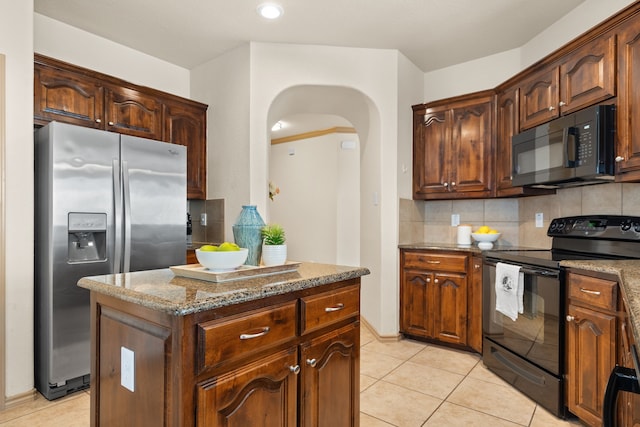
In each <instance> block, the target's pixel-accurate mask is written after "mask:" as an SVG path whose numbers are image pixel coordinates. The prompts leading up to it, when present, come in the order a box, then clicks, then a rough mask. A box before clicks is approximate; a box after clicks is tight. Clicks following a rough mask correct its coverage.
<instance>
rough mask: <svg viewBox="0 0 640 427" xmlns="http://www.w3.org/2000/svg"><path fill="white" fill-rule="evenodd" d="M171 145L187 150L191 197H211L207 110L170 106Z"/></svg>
mask: <svg viewBox="0 0 640 427" xmlns="http://www.w3.org/2000/svg"><path fill="white" fill-rule="evenodd" d="M164 118H165V119H164V126H165V128H164V137H165V140H166V141H167V142H171V143H173V144H180V145H185V146H186V147H187V197H188V198H189V199H205V198H206V196H207V186H206V179H207V136H206V132H207V107H206V105H194V106H190V105H185V104H174V103H168V104H166V105H165V110H164Z"/></svg>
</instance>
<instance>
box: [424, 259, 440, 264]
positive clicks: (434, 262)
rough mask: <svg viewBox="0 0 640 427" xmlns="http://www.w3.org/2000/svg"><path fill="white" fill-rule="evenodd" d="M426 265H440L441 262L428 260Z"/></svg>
mask: <svg viewBox="0 0 640 427" xmlns="http://www.w3.org/2000/svg"><path fill="white" fill-rule="evenodd" d="M426 263H427V264H440V261H433V260H430V259H428V260H426Z"/></svg>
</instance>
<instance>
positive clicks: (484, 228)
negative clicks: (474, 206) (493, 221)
mask: <svg viewBox="0 0 640 427" xmlns="http://www.w3.org/2000/svg"><path fill="white" fill-rule="evenodd" d="M489 230H490V228H489V226H488V225H483V226H482V227H480V228H478V231H476V233H479V234H487V233H488V232H489Z"/></svg>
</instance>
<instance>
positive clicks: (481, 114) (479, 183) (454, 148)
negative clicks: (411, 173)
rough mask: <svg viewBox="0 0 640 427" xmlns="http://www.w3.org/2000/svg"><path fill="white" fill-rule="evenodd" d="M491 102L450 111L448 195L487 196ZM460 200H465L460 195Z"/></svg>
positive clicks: (490, 147)
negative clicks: (449, 192) (451, 124)
mask: <svg viewBox="0 0 640 427" xmlns="http://www.w3.org/2000/svg"><path fill="white" fill-rule="evenodd" d="M492 124H493V102H492V100H491V98H486V99H485V100H484V101H483V100H478V101H474V102H473V103H472V104H469V105H463V106H460V107H457V108H454V109H453V127H452V137H451V145H450V146H449V147H447V148H448V161H447V163H448V164H449V165H450V173H449V182H448V186H449V191H455V192H456V193H475V194H476V195H475V197H479V194H478V193H482V194H484V195H485V196H489V195H490V190H491V187H492V175H491V174H492V172H493V169H494V168H493V165H494V163H493V162H494V156H493V155H492V152H491V150H492V148H493V144H492V138H493V133H492V129H493V128H492ZM460 197H466V195H465V194H460Z"/></svg>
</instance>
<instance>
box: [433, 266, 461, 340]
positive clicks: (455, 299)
mask: <svg viewBox="0 0 640 427" xmlns="http://www.w3.org/2000/svg"><path fill="white" fill-rule="evenodd" d="M433 289H434V293H435V302H434V306H435V310H434V316H433V331H434V338H436V339H437V340H439V341H443V342H449V343H453V344H460V345H467V277H466V275H463V274H450V273H449V274H436V275H435V276H434V278H433Z"/></svg>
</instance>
